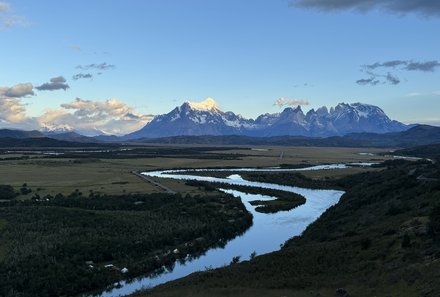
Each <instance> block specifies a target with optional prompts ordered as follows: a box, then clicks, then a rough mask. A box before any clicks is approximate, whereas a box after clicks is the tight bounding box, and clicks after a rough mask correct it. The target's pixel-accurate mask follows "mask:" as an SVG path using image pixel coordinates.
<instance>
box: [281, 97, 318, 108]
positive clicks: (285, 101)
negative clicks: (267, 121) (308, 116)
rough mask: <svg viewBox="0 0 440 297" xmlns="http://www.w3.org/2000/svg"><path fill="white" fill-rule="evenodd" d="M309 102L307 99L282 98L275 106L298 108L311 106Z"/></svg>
mask: <svg viewBox="0 0 440 297" xmlns="http://www.w3.org/2000/svg"><path fill="white" fill-rule="evenodd" d="M309 104H310V103H309V100H307V99H289V98H285V97H281V98H278V100H276V101H275V102H274V103H273V105H275V106H278V107H280V108H281V107H283V106H297V105H309Z"/></svg>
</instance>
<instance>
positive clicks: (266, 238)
mask: <svg viewBox="0 0 440 297" xmlns="http://www.w3.org/2000/svg"><path fill="white" fill-rule="evenodd" d="M350 165H355V166H369V165H371V164H370V163H352V164H349V165H345V164H333V165H319V166H312V167H306V168H296V169H279V168H266V169H255V168H240V169H192V170H164V171H153V172H143V173H142V174H143V175H146V176H149V177H159V178H172V179H177V180H195V181H208V182H220V183H227V184H231V185H244V186H251V187H262V188H269V189H276V190H282V191H287V192H292V193H297V194H300V195H303V196H304V197H305V198H306V203H305V204H303V205H301V206H299V207H297V208H295V209H293V210H290V211H280V212H277V213H274V214H263V213H259V212H256V211H255V206H252V205H251V204H250V203H249V201H252V200H271V199H275V198H274V197H270V196H264V195H255V194H246V193H243V192H239V191H235V190H224V189H222V191H224V192H226V193H230V194H232V195H234V196H236V197H240V198H241V200H242V202H243V203H244V205H245V206H246V209H247V210H248V211H249V212H250V213H252V215H253V225H252V226H251V227H250V228H249V229H248V230H247V231H246V232H245V233H244V234H242V235H241V236H238V237H236V238H234V239H232V240H230V241H229V242H228V243H227V244H226V245H225V246H224V247H223V248H212V249H210V250H208V251H207V252H206V253H205V254H203V255H202V256H200V257H199V258H196V259H187V260H186V261H185V263H181V262H176V263H175V265H174V268H173V269H172V270H171V271H168V270H166V271H165V272H164V273H162V274H159V275H157V276H147V277H140V278H137V279H134V280H131V281H130V282H126V281H121V282H120V285H119V286H118V287H114V288H111V289H109V290H107V291H105V292H103V293H101V294H100V295H98V296H100V297H117V296H125V295H128V294H131V293H133V292H135V291H137V290H140V289H145V288H151V287H154V286H157V285H159V284H163V283H165V282H168V281H172V280H175V279H178V278H181V277H184V276H187V275H189V274H191V273H193V272H197V271H203V270H206V269H211V268H218V267H221V266H224V265H228V264H229V263H230V262H231V260H232V258H233V257H235V256H240V257H241V258H240V260H241V261H243V260H248V259H249V258H250V255H251V254H252V253H253V252H255V253H256V254H257V255H261V254H265V253H270V252H273V251H276V250H279V249H280V247H281V246H282V245H283V244H284V243H285V242H286V241H287V240H288V239H290V238H292V237H293V236H296V235H300V234H301V233H302V232H303V231H304V230H305V229H306V228H307V226H308V225H309V224H311V223H312V222H314V221H315V220H316V219H317V218H318V217H319V216H320V215H321V214H322V213H323V212H324V211H325V210H327V209H328V208H329V207H330V206H332V205H334V204H336V203H337V202H338V201H339V199H340V198H341V196H342V195H343V194H344V192H342V191H336V190H316V189H305V188H299V187H292V186H284V185H278V184H271V183H263V182H253V181H247V180H244V179H242V178H241V176H240V175H238V174H234V175H231V176H229V177H227V178H217V177H209V176H197V175H196V174H197V172H200V171H234V172H250V171H252V172H255V171H266V172H267V171H271V172H280V171H283V172H285V171H305V170H325V169H339V168H347V167H350ZM182 173H186V174H182ZM188 173H191V174H192V173H194V174H195V175H188Z"/></svg>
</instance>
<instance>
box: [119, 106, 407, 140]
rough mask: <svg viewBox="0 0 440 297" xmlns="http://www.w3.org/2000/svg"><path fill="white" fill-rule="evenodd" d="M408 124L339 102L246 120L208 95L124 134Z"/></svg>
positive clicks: (313, 132) (337, 132)
mask: <svg viewBox="0 0 440 297" xmlns="http://www.w3.org/2000/svg"><path fill="white" fill-rule="evenodd" d="M408 128H409V126H407V125H405V124H402V123H400V122H398V121H394V120H391V119H390V118H389V117H388V116H387V115H386V114H385V112H384V111H383V110H382V109H380V108H379V107H377V106H373V105H369V104H362V103H353V104H346V103H339V104H338V105H337V106H336V107H331V108H330V109H328V108H327V107H325V106H323V107H321V108H318V109H317V110H314V109H311V110H310V111H308V112H307V113H304V112H303V111H302V109H301V107H300V106H298V107H296V108H291V107H288V108H286V109H284V110H283V111H282V112H280V113H273V114H269V113H266V114H263V115H260V116H259V117H257V118H256V119H247V118H244V117H242V116H241V115H238V114H235V113H233V112H231V111H228V112H224V111H222V110H220V109H219V107H218V104H217V103H216V102H215V101H214V100H213V99H211V98H208V99H206V100H205V101H203V102H201V103H192V102H185V103H184V104H182V105H181V106H179V107H176V108H174V109H173V110H172V111H171V112H169V113H167V114H163V115H158V116H156V117H155V118H154V119H153V120H152V121H151V122H149V123H148V124H147V125H145V127H143V128H142V129H140V130H138V131H136V132H133V133H130V134H128V135H126V136H124V137H123V139H125V140H130V139H137V138H158V137H170V136H182V135H186V136H189V135H192V136H198V135H213V136H218V135H244V136H256V137H271V136H282V135H297V136H308V137H329V136H342V135H346V134H349V133H362V132H367V133H387V132H399V131H404V130H406V129H408Z"/></svg>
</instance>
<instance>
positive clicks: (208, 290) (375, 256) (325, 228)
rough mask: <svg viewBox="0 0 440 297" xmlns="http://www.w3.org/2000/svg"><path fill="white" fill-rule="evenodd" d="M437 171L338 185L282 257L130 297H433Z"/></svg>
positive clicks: (439, 221)
mask: <svg viewBox="0 0 440 297" xmlns="http://www.w3.org/2000/svg"><path fill="white" fill-rule="evenodd" d="M439 167H440V166H439V164H438V162H437V163H436V164H430V163H427V162H425V163H423V162H418V163H410V162H406V161H395V162H390V163H389V164H388V168H387V169H386V170H383V171H380V172H369V173H364V174H360V175H356V176H350V177H346V178H344V179H342V180H339V181H336V184H337V186H340V187H343V188H345V189H346V191H347V192H346V194H345V195H344V196H343V197H342V198H341V201H340V203H339V204H337V205H335V206H333V207H332V208H330V209H329V210H328V211H327V212H326V213H324V214H323V215H322V216H321V218H320V219H318V220H317V221H316V222H315V223H313V224H312V225H311V226H309V228H307V230H306V231H305V232H304V234H303V236H302V237H297V238H294V239H292V240H291V241H290V242H288V243H287V244H286V245H285V247H284V248H283V249H282V250H281V251H279V252H274V253H271V254H267V255H262V256H259V257H256V258H255V259H254V260H252V261H246V262H243V263H240V264H235V265H232V266H229V267H225V268H222V269H216V270H213V271H206V272H201V273H196V274H193V275H191V276H189V277H186V278H184V279H180V280H177V281H174V282H171V283H168V284H165V285H163V286H160V287H157V288H156V289H154V290H152V291H146V292H141V293H138V294H137V295H136V296H161V297H164V296H300V297H301V296H322V297H324V296H338V295H337V294H336V293H335V292H336V290H337V289H338V288H344V289H345V290H347V291H348V292H349V294H350V295H351V296H365V297H367V296H368V297H370V296H403V297H404V296H426V297H431V296H432V297H434V296H438V292H440V283H439V282H438V280H439V279H440V243H439V238H438V237H439V234H440V206H439V205H440V168H439ZM421 175H423V176H428V177H430V179H419V178H418V177H420V176H421ZM434 209H435V210H434ZM436 237H437V238H436ZM262 240H268V239H263V238H262ZM339 296H343V295H339Z"/></svg>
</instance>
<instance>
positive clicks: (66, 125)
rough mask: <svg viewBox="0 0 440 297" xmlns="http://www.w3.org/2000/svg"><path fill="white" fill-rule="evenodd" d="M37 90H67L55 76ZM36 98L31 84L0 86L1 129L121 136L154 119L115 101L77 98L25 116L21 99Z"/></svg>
mask: <svg viewBox="0 0 440 297" xmlns="http://www.w3.org/2000/svg"><path fill="white" fill-rule="evenodd" d="M36 89H37V90H48V91H52V90H58V89H67V86H65V79H64V78H63V77H61V76H60V77H56V78H53V79H51V81H50V82H49V83H47V84H45V85H42V86H40V87H36ZM33 95H35V93H34V87H33V85H32V84H31V83H21V84H17V85H14V86H12V87H0V128H16V129H24V130H34V129H43V130H47V131H51V130H55V131H56V130H66V131H68V130H75V131H78V132H81V133H83V134H84V135H96V134H102V133H104V134H115V135H122V134H126V133H129V132H132V131H134V130H137V129H140V128H142V127H143V126H145V124H147V123H148V122H149V121H151V119H152V118H153V116H151V115H145V114H141V113H138V112H136V111H135V110H134V108H133V107H130V106H128V105H127V104H125V103H124V102H122V101H121V100H118V99H110V100H105V101H93V100H84V99H80V98H76V99H75V100H74V101H72V102H68V103H63V104H61V105H60V107H59V108H52V109H47V110H46V111H45V112H44V113H43V114H42V115H40V116H37V117H30V116H28V115H27V109H26V104H25V103H24V102H23V101H22V99H24V98H27V97H29V96H33Z"/></svg>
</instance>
